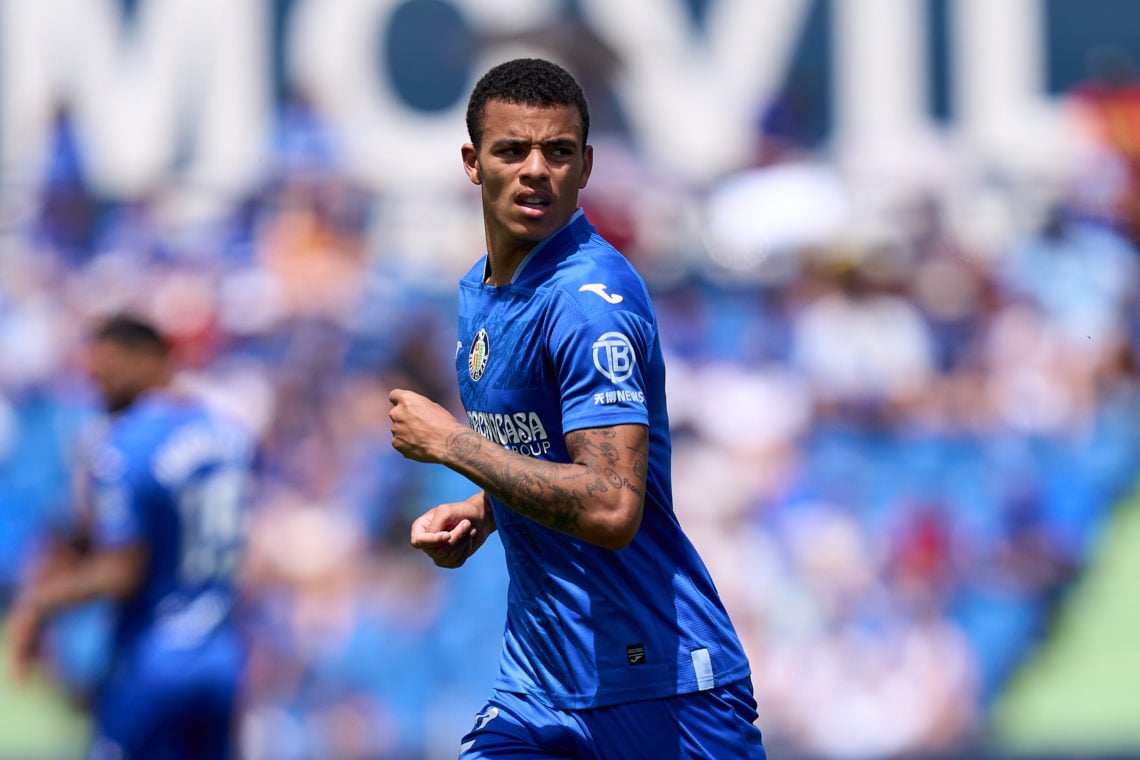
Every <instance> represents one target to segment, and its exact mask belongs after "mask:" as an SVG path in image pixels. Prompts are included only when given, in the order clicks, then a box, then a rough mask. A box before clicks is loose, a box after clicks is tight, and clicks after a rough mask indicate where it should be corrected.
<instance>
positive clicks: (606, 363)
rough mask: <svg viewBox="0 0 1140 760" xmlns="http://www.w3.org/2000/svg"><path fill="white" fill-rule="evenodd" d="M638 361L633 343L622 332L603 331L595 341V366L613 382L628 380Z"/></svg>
mask: <svg viewBox="0 0 1140 760" xmlns="http://www.w3.org/2000/svg"><path fill="white" fill-rule="evenodd" d="M636 363H637V355H636V354H635V353H634V352H633V344H631V343H630V342H629V338H627V337H625V336H624V335H622V334H621V333H619V332H608V333H603V334H602V336H601V337H600V338H598V339H597V340H596V341H594V367H596V368H597V370H598V372H601V373H602V376H603V377H605V378H606V379H607V380H609V381H610V382H611V383H620V382H623V381H625V380H628V379H629V377H630V376H631V375H632V374H633V366H634V365H635V364H636Z"/></svg>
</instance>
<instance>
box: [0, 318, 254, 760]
mask: <svg viewBox="0 0 1140 760" xmlns="http://www.w3.org/2000/svg"><path fill="white" fill-rule="evenodd" d="M88 348H89V354H88V368H89V370H90V373H91V376H92V379H93V380H94V381H95V385H96V386H97V387H98V389H99V390H100V391H101V394H102V396H103V398H104V401H105V403H106V407H107V409H108V411H109V412H110V413H111V414H112V419H111V421H110V424H109V426H108V427H107V429H106V431H105V437H104V439H103V440H101V441H100V444H99V446H98V448H97V450H96V451H95V454H94V455H93V457H91V461H90V462H89V463H87V465H86V466H85V470H86V471H85V472H84V479H85V480H86V482H87V489H86V490H87V491H88V492H89V494H90V503H89V504H88V505H87V506H88V509H87V511H86V514H87V515H88V517H89V520H88V522H89V530H88V536H87V542H88V547H87V548H86V550H85V551H72V550H62V549H60V550H57V551H55V552H53V553H52V554H51V555H49V557H48V561H45V562H43V563H42V564H41V566H40V567H39V569H38V571H37V572H35V573H31V574H29V580H28V582H27V583H26V584H25V585H24V586H23V587H22V588H21V589H20V591H19V592H18V594H17V596H16V599H15V602H14V604H13V607H12V609H11V611H10V614H9V617H8V623H7V628H8V638H9V642H10V646H11V653H12V666H13V670H14V672H15V673H16V675H17V676H18V677H23V676H24V675H25V674H26V673H27V671H28V670H29V668H30V667H31V666H32V664H33V663H34V661H35V660H36V659H37V657H38V656H39V654H40V639H41V633H42V631H43V630H44V627H45V623H46V622H47V621H48V620H49V619H50V617H51V616H52V614H53V613H56V612H58V611H60V610H63V609H65V608H67V607H70V606H73V605H77V604H80V603H83V602H86V601H88V600H93V599H96V598H104V599H110V600H113V602H114V610H115V620H114V626H113V631H112V634H111V636H112V641H111V644H110V647H111V656H110V665H109V667H108V673H107V674H106V677H105V679H104V680H103V681H102V682H101V683H100V684H99V686H98V687H97V689H96V693H95V696H94V705H93V709H94V723H95V727H96V736H95V739H94V741H93V749H92V753H91V756H92V757H93V758H102V757H107V758H112V757H114V758H128V759H133V758H145V759H147V760H150V759H151V758H155V759H158V760H164V759H166V758H170V759H172V760H177V759H178V758H202V760H206V759H207V758H209V759H210V760H218V759H219V758H221V759H223V760H224V758H227V757H230V756H231V740H232V734H233V730H232V729H233V714H234V707H235V696H236V693H237V689H238V683H239V680H240V676H241V673H242V666H243V662H244V658H245V655H244V647H243V645H242V643H241V640H240V637H239V634H238V631H237V629H236V621H235V614H234V613H235V590H234V586H233V573H234V569H235V563H236V560H237V558H238V550H239V547H240V538H241V524H242V518H241V510H242V507H243V501H244V493H245V490H246V486H247V484H248V482H249V476H250V471H251V461H252V451H253V446H252V441H251V439H250V437H249V436H248V435H247V434H246V433H245V432H244V430H243V429H242V428H240V427H238V426H237V425H236V424H235V423H232V422H230V421H228V420H225V419H222V418H221V417H219V416H217V415H216V414H215V413H212V412H211V411H208V410H207V409H206V408H205V407H204V406H203V405H202V404H201V403H200V402H198V401H196V400H193V399H192V398H190V397H189V396H185V395H181V394H180V393H179V391H177V390H176V388H175V384H174V383H173V376H174V363H173V360H172V357H171V352H170V349H169V347H168V345H167V343H166V341H165V340H164V338H163V337H162V336H161V335H160V334H159V333H158V332H157V331H156V330H155V329H154V328H153V327H152V326H151V325H149V324H148V323H146V322H144V321H141V320H138V319H135V318H132V317H128V316H121V317H115V318H112V319H110V320H108V321H107V322H105V323H104V324H103V325H101V326H100V327H99V328H98V329H97V331H96V333H95V335H94V339H93V340H92V341H91V344H90V346H89V347H88Z"/></svg>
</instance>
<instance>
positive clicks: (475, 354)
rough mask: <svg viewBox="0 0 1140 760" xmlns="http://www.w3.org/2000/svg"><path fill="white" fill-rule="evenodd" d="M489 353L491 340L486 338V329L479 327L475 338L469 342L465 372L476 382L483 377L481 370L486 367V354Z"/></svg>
mask: <svg viewBox="0 0 1140 760" xmlns="http://www.w3.org/2000/svg"><path fill="white" fill-rule="evenodd" d="M490 353H491V341H490V340H488V338H487V330H486V329H485V328H480V330H479V333H478V334H477V335H476V336H475V340H474V341H472V342H471V352H470V353H468V354H467V372H468V374H470V375H471V379H472V380H475V381H476V382H477V381H478V380H479V378H481V377H483V370H485V369H487V356H488V355H489V354H490Z"/></svg>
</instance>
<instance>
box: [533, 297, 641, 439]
mask: <svg viewBox="0 0 1140 760" xmlns="http://www.w3.org/2000/svg"><path fill="white" fill-rule="evenodd" d="M563 299H564V300H563V304H562V307H561V308H559V309H558V313H557V315H556V317H555V319H554V323H553V325H552V329H551V331H550V352H551V357H552V358H553V364H554V371H555V372H556V374H557V378H558V383H559V387H560V389H561V403H562V432H563V433H568V432H570V431H571V430H579V429H582V428H591V427H608V426H611V425H624V424H638V425H648V424H649V412H648V410H647V408H646V404H645V397H646V375H645V373H646V371H647V369H648V367H649V356H650V348H651V346H653V344H654V341H655V340H656V330H655V329H654V327H653V325H652V323H651V322H649V321H648V320H646V319H645V318H644V317H642V316H641V315H639V314H637V313H636V312H634V311H631V310H628V309H603V310H596V311H594V312H593V313H592V314H587V313H586V312H585V311H584V310H582V309H581V308H578V305H577V304H576V303H575V302H574V301H573V299H571V298H569V297H566V296H564V297H563Z"/></svg>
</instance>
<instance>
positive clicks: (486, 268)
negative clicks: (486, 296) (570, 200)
mask: <svg viewBox="0 0 1140 760" xmlns="http://www.w3.org/2000/svg"><path fill="white" fill-rule="evenodd" d="M585 216H586V212H584V211H583V210H582V209H581V208H579V209H578V210H576V211H575V212H574V214H573V215H572V216H571V217H570V219H569V220H568V221H567V222H566V224H564V225H562V226H561V227H559V228H558V229H557V230H555V231H554V232H552V233H550V234H549V235H547V236H546V237H545V238H543V239H542V240H540V241H539V242H538V243H537V244H536V245H535V246H534V248H531V249H530V251H529V252H527V255H526V256H524V257H523V260H522V261H520V262H519V265H518V266H517V267H515V273H514V274H513V275H512V276H511V281H510V283H508V284H510V285H514V284H516V283H517V282H518V281H519V277H520V276H521V275H522V273H523V270H525V269H526V268H527V265H528V264H530V262H532V261H534V257H535V256H536V255H538V252H539V251H541V250H542V249H544V248H546V247H547V245H546V244H547V243H549V242H550V241H551V240H554V239H555V238H556V237H558V236H559V235H561V234H562V233H563V232H564V231H565V230H566V229H567V228H569V227H572V226H573V225H574V223H575V222H577V221H578V220H579V219H582V218H584V217H585ZM490 275H491V254H489V253H488V254H487V258H486V261H485V262H484V264H483V282H486V281H487V278H488V277H490Z"/></svg>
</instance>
